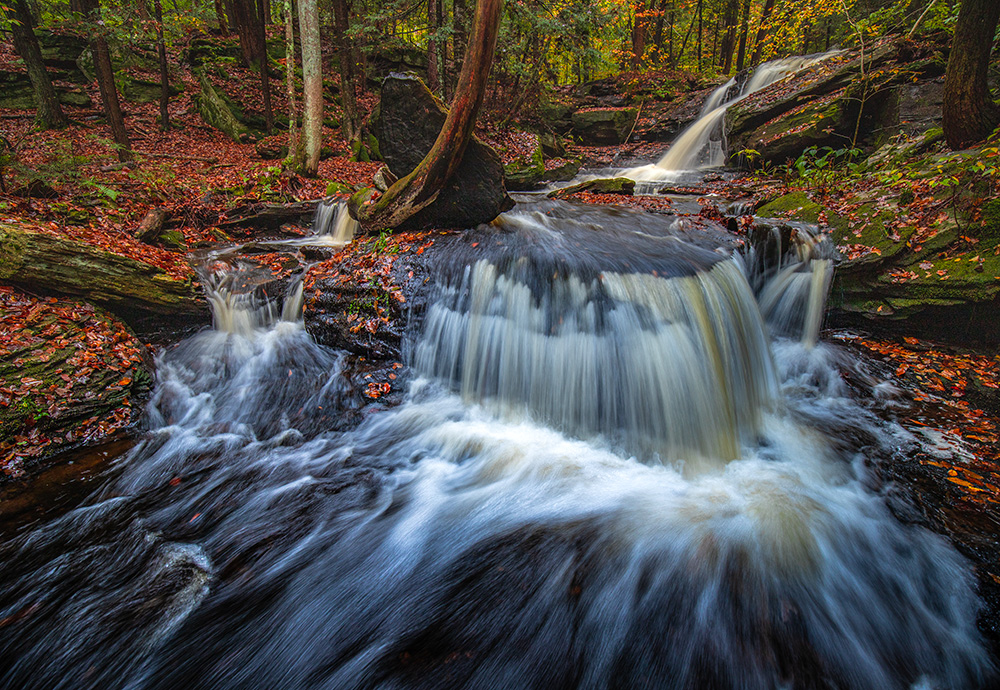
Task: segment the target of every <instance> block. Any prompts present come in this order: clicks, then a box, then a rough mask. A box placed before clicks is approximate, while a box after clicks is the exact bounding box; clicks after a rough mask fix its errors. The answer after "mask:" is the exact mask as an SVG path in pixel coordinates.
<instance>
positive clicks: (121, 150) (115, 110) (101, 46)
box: [79, 0, 135, 163]
mask: <svg viewBox="0 0 1000 690" xmlns="http://www.w3.org/2000/svg"><path fill="white" fill-rule="evenodd" d="M79 6H80V8H81V9H82V10H83V14H84V16H85V17H87V18H88V19H89V20H90V21H91V22H92V25H91V31H92V32H93V38H91V40H90V50H91V51H92V52H93V53H94V70H95V71H96V72H97V86H98V88H99V89H100V91H101V101H102V102H103V103H104V114H105V115H106V116H107V118H108V124H109V125H110V126H111V136H112V137H114V140H115V144H116V145H117V148H118V160H120V161H121V162H123V163H128V162H131V161H134V160H135V156H133V155H132V142H130V141H129V138H128V132H127V131H125V119H124V118H123V117H122V106H121V101H120V100H119V99H118V87H117V86H115V71H114V68H113V67H112V66H111V50H110V49H109V48H108V41H107V39H106V38H104V34H103V32H102V29H101V7H100V0H81V1H80V3H79Z"/></svg>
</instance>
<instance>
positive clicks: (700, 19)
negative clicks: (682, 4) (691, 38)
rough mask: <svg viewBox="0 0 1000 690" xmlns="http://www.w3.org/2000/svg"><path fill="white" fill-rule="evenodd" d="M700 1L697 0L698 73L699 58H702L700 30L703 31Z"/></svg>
mask: <svg viewBox="0 0 1000 690" xmlns="http://www.w3.org/2000/svg"><path fill="white" fill-rule="evenodd" d="M701 10H702V0H698V71H699V72H700V71H701V57H702V52H703V48H702V42H701V37H702V30H703V29H704V23H703V22H702V12H701Z"/></svg>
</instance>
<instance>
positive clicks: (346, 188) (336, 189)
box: [326, 181, 354, 196]
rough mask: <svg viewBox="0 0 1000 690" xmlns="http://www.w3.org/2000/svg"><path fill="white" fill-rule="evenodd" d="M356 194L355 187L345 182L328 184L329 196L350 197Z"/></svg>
mask: <svg viewBox="0 0 1000 690" xmlns="http://www.w3.org/2000/svg"><path fill="white" fill-rule="evenodd" d="M351 194H354V187H352V186H351V185H349V184H345V183H343V182H337V181H332V182H327V184H326V195H327V196H350V195H351Z"/></svg>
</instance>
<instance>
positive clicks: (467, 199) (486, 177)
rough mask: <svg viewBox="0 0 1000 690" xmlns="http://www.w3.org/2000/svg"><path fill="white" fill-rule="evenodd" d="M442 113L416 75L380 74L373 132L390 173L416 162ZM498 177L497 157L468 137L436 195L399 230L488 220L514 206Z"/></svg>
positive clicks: (429, 143) (405, 170) (398, 172)
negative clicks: (454, 168) (382, 76)
mask: <svg viewBox="0 0 1000 690" xmlns="http://www.w3.org/2000/svg"><path fill="white" fill-rule="evenodd" d="M446 117H447V110H446V109H445V107H444V105H443V104H442V103H441V102H440V101H439V100H438V99H437V98H435V97H434V95H433V94H432V93H431V92H430V90H429V89H428V88H427V87H426V86H425V85H424V83H423V82H422V81H421V80H420V79H419V78H418V77H416V76H413V75H409V74H398V73H393V74H391V75H389V76H388V77H387V78H386V79H385V81H384V82H383V84H382V98H381V101H380V104H379V108H378V112H377V113H376V114H375V115H374V116H373V124H372V131H373V133H374V135H375V138H376V139H378V148H379V151H380V153H381V155H382V159H383V160H384V161H385V162H386V164H387V165H388V166H389V170H390V171H391V172H392V174H393V175H395V176H396V177H397V178H402V177H405V176H406V175H408V174H409V173H410V172H411V171H412V170H413V169H414V168H416V167H417V164H419V163H420V161H421V160H423V158H424V156H426V155H427V153H428V152H429V151H430V150H431V147H432V146H433V145H434V141H435V139H437V136H438V133H439V132H440V131H441V126H442V125H443V124H444V121H445V118H446ZM503 179H504V169H503V164H502V163H501V161H500V156H498V155H497V153H496V151H494V150H493V149H492V148H490V147H489V146H487V145H486V144H484V143H483V142H481V141H480V140H479V139H477V138H476V137H473V138H472V140H471V141H470V142H469V145H468V147H467V148H466V150H465V154H464V155H463V156H462V162H461V163H460V164H459V167H458V170H457V171H456V172H455V175H454V176H453V177H452V179H451V180H450V181H449V182H448V183H447V184H446V185H445V186H444V188H443V189H442V190H441V192H440V193H439V194H438V197H437V199H436V200H435V201H434V202H433V203H432V204H431V205H430V206H428V207H426V208H424V209H423V210H421V211H420V212H419V213H417V214H416V215H414V216H413V217H411V218H410V219H409V220H407V221H406V223H404V224H403V225H402V226H401V227H400V228H399V229H400V230H413V229H423V228H442V229H443V228H470V227H475V226H476V225H479V224H481V223H488V222H490V221H491V220H493V219H494V218H496V217H497V216H498V215H500V214H501V213H503V212H504V211H506V210H508V209H509V208H511V207H512V206H513V205H514V202H513V201H511V198H510V197H509V196H507V190H506V188H505V187H504V183H503Z"/></svg>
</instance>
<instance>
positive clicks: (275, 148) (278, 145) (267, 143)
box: [254, 138, 288, 161]
mask: <svg viewBox="0 0 1000 690" xmlns="http://www.w3.org/2000/svg"><path fill="white" fill-rule="evenodd" d="M283 141H284V140H281V139H274V138H268V139H262V140H260V141H258V142H257V144H256V146H254V149H255V150H256V151H257V155H258V156H260V157H261V158H263V159H264V160H266V161H273V160H278V159H281V158H284V157H285V156H287V155H288V144H286V143H283Z"/></svg>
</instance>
